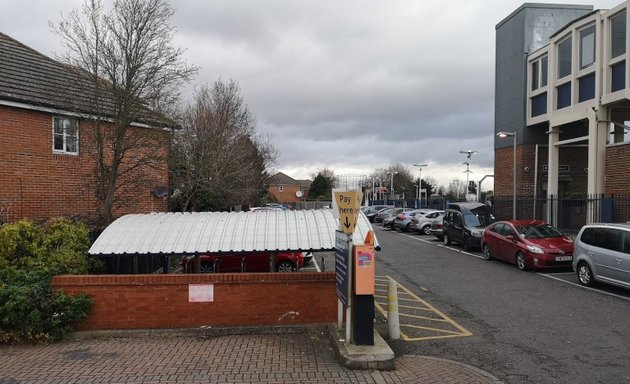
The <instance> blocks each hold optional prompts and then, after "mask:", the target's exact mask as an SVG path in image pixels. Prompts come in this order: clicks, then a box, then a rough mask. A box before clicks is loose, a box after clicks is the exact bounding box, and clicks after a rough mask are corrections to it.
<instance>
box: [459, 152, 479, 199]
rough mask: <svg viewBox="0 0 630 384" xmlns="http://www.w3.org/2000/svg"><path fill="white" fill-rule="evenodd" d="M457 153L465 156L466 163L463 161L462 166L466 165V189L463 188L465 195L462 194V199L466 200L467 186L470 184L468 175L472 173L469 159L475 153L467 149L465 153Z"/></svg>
mask: <svg viewBox="0 0 630 384" xmlns="http://www.w3.org/2000/svg"><path fill="white" fill-rule="evenodd" d="M459 153H462V154H464V155H466V161H464V163H463V164H465V165H466V170H465V171H464V172H465V173H466V188H465V190H466V193H465V194H464V197H465V198H467V197H468V184H470V174H471V172H472V171H471V170H470V158H471V157H472V155H476V154H477V151H473V150H472V149H469V150H467V151H459ZM458 194H459V191H458ZM466 200H468V199H466Z"/></svg>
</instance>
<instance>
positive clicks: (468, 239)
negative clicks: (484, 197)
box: [443, 203, 494, 251]
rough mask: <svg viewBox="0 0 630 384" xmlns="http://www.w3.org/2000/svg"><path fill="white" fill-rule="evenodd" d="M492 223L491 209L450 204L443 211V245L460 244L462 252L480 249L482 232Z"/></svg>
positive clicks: (477, 204) (474, 205)
mask: <svg viewBox="0 0 630 384" xmlns="http://www.w3.org/2000/svg"><path fill="white" fill-rule="evenodd" d="M493 222H494V215H493V214H492V211H491V208H490V207H488V206H487V205H485V204H482V203H451V204H449V205H448V207H447V208H446V209H445V210H444V223H443V226H444V244H446V245H450V244H451V243H452V242H456V243H459V244H461V245H462V246H463V247H464V250H466V251H469V250H470V249H471V248H480V247H481V236H482V235H483V230H484V228H485V227H487V226H488V225H490V224H492V223H493Z"/></svg>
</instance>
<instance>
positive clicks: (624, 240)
mask: <svg viewBox="0 0 630 384" xmlns="http://www.w3.org/2000/svg"><path fill="white" fill-rule="evenodd" d="M573 270H574V271H575V272H576V273H577V276H578V279H579V281H580V284H582V285H592V284H593V282H594V281H601V282H603V283H608V284H611V285H616V286H618V287H623V288H628V289H630V224H587V225H585V226H584V227H582V229H581V230H580V233H579V234H578V235H577V238H576V239H575V250H574V251H573Z"/></svg>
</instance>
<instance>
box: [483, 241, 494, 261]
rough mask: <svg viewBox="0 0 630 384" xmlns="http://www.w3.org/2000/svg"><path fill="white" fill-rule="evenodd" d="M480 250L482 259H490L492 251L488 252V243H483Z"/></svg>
mask: <svg viewBox="0 0 630 384" xmlns="http://www.w3.org/2000/svg"><path fill="white" fill-rule="evenodd" d="M481 252H482V256H483V259H484V260H490V259H492V253H491V252H490V246H489V245H488V244H484V245H483V248H482V250H481Z"/></svg>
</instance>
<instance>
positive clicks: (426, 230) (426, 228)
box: [422, 225, 431, 235]
mask: <svg viewBox="0 0 630 384" xmlns="http://www.w3.org/2000/svg"><path fill="white" fill-rule="evenodd" d="M422 233H423V234H425V235H430V234H431V226H430V225H425V226H424V227H422Z"/></svg>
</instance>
